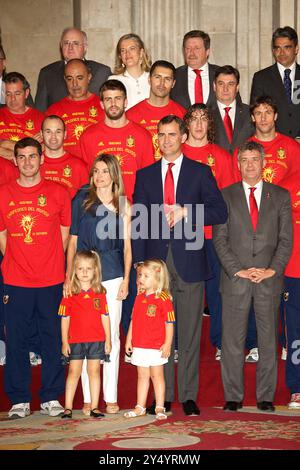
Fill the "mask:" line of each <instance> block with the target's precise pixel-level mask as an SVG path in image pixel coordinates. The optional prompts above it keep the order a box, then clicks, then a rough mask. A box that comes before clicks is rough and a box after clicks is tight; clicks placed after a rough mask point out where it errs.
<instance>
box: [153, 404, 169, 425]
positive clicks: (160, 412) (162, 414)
mask: <svg viewBox="0 0 300 470" xmlns="http://www.w3.org/2000/svg"><path fill="white" fill-rule="evenodd" d="M155 415H156V416H155V417H156V419H158V420H160V421H161V420H163V419H167V417H168V416H167V415H166V408H164V407H163V406H157V407H156V408H155Z"/></svg>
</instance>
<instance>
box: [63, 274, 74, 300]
mask: <svg viewBox="0 0 300 470" xmlns="http://www.w3.org/2000/svg"><path fill="white" fill-rule="evenodd" d="M71 294H72V292H71V282H70V279H69V278H67V277H66V279H65V282H64V285H63V296H64V297H69V296H70V295H71Z"/></svg>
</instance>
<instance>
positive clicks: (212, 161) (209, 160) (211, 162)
mask: <svg viewBox="0 0 300 470" xmlns="http://www.w3.org/2000/svg"><path fill="white" fill-rule="evenodd" d="M207 164H208V166H214V164H215V159H214V157H213V156H212V154H211V153H210V154H209V155H208V156H207Z"/></svg>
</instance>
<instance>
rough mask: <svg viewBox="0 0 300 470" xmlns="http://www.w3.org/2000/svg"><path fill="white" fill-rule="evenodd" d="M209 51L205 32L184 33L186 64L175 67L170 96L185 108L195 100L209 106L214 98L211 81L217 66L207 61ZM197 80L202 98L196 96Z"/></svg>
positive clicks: (207, 36) (208, 38)
mask: <svg viewBox="0 0 300 470" xmlns="http://www.w3.org/2000/svg"><path fill="white" fill-rule="evenodd" d="M209 53H210V37H209V35H208V34H207V33H204V31H199V30H194V31H189V32H188V33H186V34H185V35H184V38H183V55H184V61H185V64H186V65H182V66H181V67H178V68H177V69H176V75H175V80H176V83H175V86H174V88H173V89H172V92H171V98H172V99H173V100H174V101H177V103H179V104H181V106H183V107H184V108H186V109H187V108H189V107H190V106H191V105H192V104H195V103H196V102H197V103H199V102H201V103H205V104H206V105H207V106H211V105H212V103H213V102H214V100H215V96H214V89H213V81H214V76H215V71H216V69H217V68H218V66H217V65H213V64H209V63H208V62H207V61H208V57H209ZM198 71H200V72H198ZM198 75H199V78H198ZM197 80H199V81H201V88H202V100H201V99H197V96H196V94H197V91H196V87H197V85H196V81H197Z"/></svg>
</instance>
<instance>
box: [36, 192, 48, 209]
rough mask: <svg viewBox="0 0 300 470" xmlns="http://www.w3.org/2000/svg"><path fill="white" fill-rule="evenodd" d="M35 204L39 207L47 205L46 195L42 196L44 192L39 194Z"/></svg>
mask: <svg viewBox="0 0 300 470" xmlns="http://www.w3.org/2000/svg"><path fill="white" fill-rule="evenodd" d="M37 205H38V206H41V207H44V206H46V205H47V198H46V196H44V194H40V195H39V197H38V202H37Z"/></svg>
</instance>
